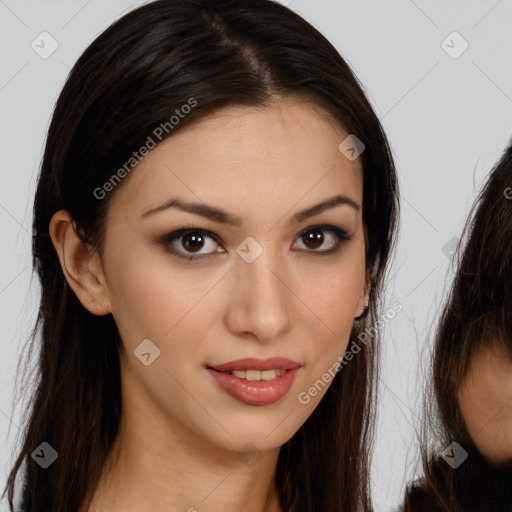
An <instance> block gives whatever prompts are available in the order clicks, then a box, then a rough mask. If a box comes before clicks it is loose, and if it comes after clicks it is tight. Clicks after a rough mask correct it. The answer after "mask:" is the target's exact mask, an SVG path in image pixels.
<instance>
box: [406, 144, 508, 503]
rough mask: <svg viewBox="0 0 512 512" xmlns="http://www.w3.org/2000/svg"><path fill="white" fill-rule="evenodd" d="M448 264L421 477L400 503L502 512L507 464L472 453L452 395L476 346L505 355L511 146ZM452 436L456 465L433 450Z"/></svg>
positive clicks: (439, 449) (423, 437)
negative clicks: (458, 451)
mask: <svg viewBox="0 0 512 512" xmlns="http://www.w3.org/2000/svg"><path fill="white" fill-rule="evenodd" d="M454 264H455V267H456V273H455V279H454V281H453V284H452V288H451V290H450V294H449V298H448V301H447V304H446V305H445V307H444V308H443V312H442V315H441V318H440V321H439V324H438V327H437V331H436V337H435V344H434V358H433V364H432V368H431V382H430V387H429V389H428V391H427V394H426V400H425V421H424V424H423V429H422V433H421V444H422V461H423V471H424V476H423V477H422V478H421V479H420V481H418V482H416V483H414V484H413V485H412V486H411V487H410V488H409V489H408V492H407V495H406V500H405V510H406V511H407V512H418V511H423V510H425V511H426V510H428V511H432V512H436V511H443V512H444V511H446V512H471V511H474V512H477V511H478V512H486V511H489V512H490V511H492V512H501V511H506V512H510V510H511V509H512V466H511V465H510V464H508V463H507V462H505V463H504V464H501V465H497V464H491V463H490V462H489V461H488V460H486V458H485V457H483V456H482V455H481V454H480V453H479V451H478V449H477V448H476V446H475V443H474V442H473V440H472V439H471V437H470V435H469V432H468V430H467V427H466V425H465V422H464V418H463V416H462V414H461V411H460V407H459V403H458V399H457V395H458V391H459V389H460V387H461V385H462V383H463V381H464V378H465V376H466V374H467V370H468V365H469V362H470V360H471V356H472V354H473V353H474V351H475V349H477V348H478V347H480V346H483V345H490V344H492V343H503V344H504V345H505V346H506V347H507V351H508V353H509V354H510V357H511V359H512V145H510V146H509V147H508V148H507V149H506V151H505V152H504V153H503V155H502V157H501V159H500V160H499V162H498V163H497V165H496V166H495V167H494V169H493V170H492V172H491V174H490V176H489V177H488V179H487V181H486V183H485V185H484V187H483V188H482V190H481V192H480V194H479V196H478V197H477V199H476V201H475V203H474V205H473V207H472V210H471V213H470V215H469V217H468V220H467V222H466V225H465V227H464V231H463V234H462V237H461V239H460V241H459V244H458V248H457V251H456V254H455V258H454ZM496 340H497V341H496ZM452 442H457V443H458V444H459V445H460V446H461V447H462V448H463V449H464V450H466V452H468V458H467V459H466V460H465V461H464V462H462V464H461V465H460V466H459V467H457V468H456V469H452V467H451V466H450V465H449V464H447V463H446V462H445V460H444V459H442V458H441V456H440V453H441V452H442V451H443V449H444V448H446V447H448V446H449V445H450V444H451V443H452Z"/></svg>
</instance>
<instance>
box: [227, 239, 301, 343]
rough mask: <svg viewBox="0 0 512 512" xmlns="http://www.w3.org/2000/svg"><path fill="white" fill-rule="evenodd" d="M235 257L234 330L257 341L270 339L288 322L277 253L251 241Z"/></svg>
mask: <svg viewBox="0 0 512 512" xmlns="http://www.w3.org/2000/svg"><path fill="white" fill-rule="evenodd" d="M237 253H238V254H239V256H240V257H239V259H238V260H237V262H236V264H235V266H236V269H235V276H236V277H235V279H236V281H237V288H238V293H237V294H236V297H237V299H236V301H235V303H234V304H233V307H234V308H235V309H236V310H237V318H238V322H237V323H239V325H238V328H239V329H241V330H243V331H251V332H253V333H254V334H256V335H257V336H258V337H260V338H261V339H273V338H275V337H276V336H278V335H279V334H281V333H282V332H283V330H285V329H287V328H288V327H289V325H290V322H291V318H290V303H289V300H290V291H289V290H288V289H287V287H286V286H285V284H284V283H285V282H286V275H285V274H286V272H285V265H284V264H283V262H281V261H280V259H279V254H278V251H273V250H271V249H270V248H269V247H265V248H264V247H263V246H262V245H261V244H259V243H257V242H256V241H255V240H254V239H252V240H247V239H246V240H245V241H244V242H242V244H240V246H239V247H238V249H237Z"/></svg>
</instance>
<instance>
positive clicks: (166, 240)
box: [158, 223, 352, 261]
mask: <svg viewBox="0 0 512 512" xmlns="http://www.w3.org/2000/svg"><path fill="white" fill-rule="evenodd" d="M314 230H318V231H330V232H331V233H334V235H335V237H336V239H337V241H336V244H335V247H334V248H332V249H327V250H313V249H311V250H307V249H300V252H305V253H306V254H307V255H308V256H309V255H311V256H315V255H317V256H321V255H327V254H332V253H335V252H337V251H338V250H339V249H341V246H342V245H343V243H344V242H348V241H349V240H351V239H352V236H351V235H350V234H349V232H348V231H347V230H345V229H343V228H339V227H337V226H334V225H332V224H313V225H311V226H308V227H306V228H305V229H303V230H302V231H300V232H299V233H297V235H295V238H294V240H295V239H296V238H298V237H300V236H301V235H304V234H305V233H307V232H308V231H314ZM189 233H200V234H202V235H205V236H208V237H210V238H212V239H213V240H215V241H216V243H218V244H219V245H222V243H223V242H222V239H221V237H219V236H218V235H217V234H215V233H213V232H212V231H210V230H208V229H204V228H201V227H199V226H197V225H194V223H188V224H187V226H186V227H183V228H180V229H177V230H175V231H172V232H170V233H168V234H166V235H164V236H163V237H161V238H160V239H159V240H158V243H159V244H161V245H164V246H165V247H166V250H167V251H168V252H169V253H170V254H172V255H174V256H177V257H178V258H182V259H185V260H188V261H194V260H202V259H205V258H209V257H211V256H214V255H215V254H218V252H219V251H213V252H210V253H207V254H197V255H196V254H193V253H182V252H181V251H177V250H175V249H174V248H172V247H171V243H172V242H173V241H174V240H176V239H179V238H180V237H182V236H184V235H186V234H189Z"/></svg>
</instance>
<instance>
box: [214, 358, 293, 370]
mask: <svg viewBox="0 0 512 512" xmlns="http://www.w3.org/2000/svg"><path fill="white" fill-rule="evenodd" d="M301 366H302V365H301V364H300V363H297V362H296V361H292V360H291V359H287V358H285V357H270V358H269V359H254V358H250V357H249V358H245V359H237V360H236V361H230V362H229V363H224V364H216V365H209V366H208V368H212V369H213V370H217V371H218V372H232V371H233V370H259V371H260V372H262V371H265V370H293V369H294V368H300V367H301Z"/></svg>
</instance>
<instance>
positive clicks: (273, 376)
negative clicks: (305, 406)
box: [207, 357, 302, 405]
mask: <svg viewBox="0 0 512 512" xmlns="http://www.w3.org/2000/svg"><path fill="white" fill-rule="evenodd" d="M301 366H302V365H301V364H300V363H297V362H295V361H292V360H291V359H287V358H284V357H271V358H269V359H254V358H245V359H237V360H236V361H230V362H228V363H223V364H218V365H217V364H216V365H209V366H207V371H208V373H209V374H210V375H211V376H212V377H213V378H214V379H215V381H216V382H217V384H218V385H219V387H220V388H221V389H222V390H224V391H225V392H226V393H227V394H228V395H230V396H231V397H233V398H234V399H236V400H238V401H239V402H242V403H244V404H246V405H269V404H272V403H274V402H277V401H278V400H280V399H281V398H282V397H283V396H284V395H285V394H286V393H287V392H288V391H289V390H290V388H291V387H292V385H293V382H294V380H295V376H296V375H297V372H298V371H299V369H300V368H301Z"/></svg>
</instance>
